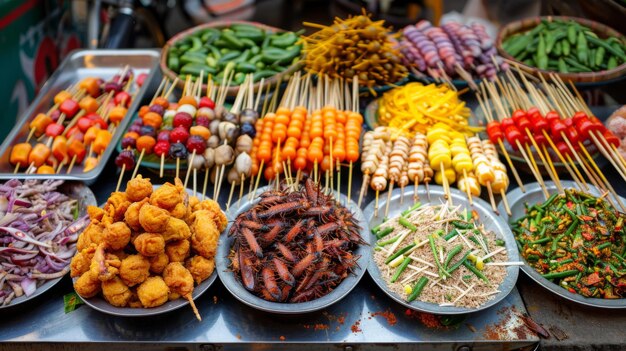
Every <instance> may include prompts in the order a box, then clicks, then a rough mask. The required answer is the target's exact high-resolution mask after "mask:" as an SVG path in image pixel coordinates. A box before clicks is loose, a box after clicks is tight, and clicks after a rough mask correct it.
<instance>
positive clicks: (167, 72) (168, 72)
mask: <svg viewBox="0 0 626 351" xmlns="http://www.w3.org/2000/svg"><path fill="white" fill-rule="evenodd" d="M233 24H246V25H251V26H255V27H257V28H260V29H263V30H265V31H270V32H273V33H281V32H284V31H285V30H283V29H280V28H275V27H271V26H267V25H265V24H262V23H257V22H247V21H215V22H210V23H205V24H201V25H199V26H196V27H193V28H189V29H187V30H185V31H182V32H180V33H178V34H176V35H175V36H173V37H172V38H171V39H170V40H168V41H167V43H165V46H163V49H162V50H161V62H160V66H161V71H162V72H163V75H165V76H167V77H168V78H169V79H171V80H172V81H173V80H174V79H176V77H178V75H177V74H176V73H175V72H174V71H172V70H171V69H169V68H168V67H167V53H168V52H169V49H170V47H172V46H173V45H174V44H175V43H177V42H178V41H180V40H182V39H184V38H186V37H188V36H189V35H192V34H194V33H196V32H198V31H201V30H203V29H206V28H218V29H219V28H226V27H230V26H231V25H233ZM300 62H301V61H299V62H297V63H296V64H294V65H291V66H290V67H289V68H287V69H286V70H284V71H282V72H280V73H278V74H275V75H273V76H271V77H269V78H266V79H265V83H264V85H265V86H267V84H271V85H274V84H276V82H278V81H281V80H282V79H283V78H286V77H288V76H289V75H291V74H293V73H294V72H296V71H298V70H299V69H300V68H302V64H301V63H300ZM218 83H219V82H218ZM259 84H260V82H257V83H255V84H254V85H253V87H254V91H255V92H256V91H258V88H259ZM177 86H178V87H179V88H180V89H183V88H184V86H185V81H184V80H178V83H177ZM206 88H207V85H206V84H202V90H206ZM238 92H239V86H238V85H237V86H231V87H229V88H228V90H227V95H228V96H235V95H237V93H238Z"/></svg>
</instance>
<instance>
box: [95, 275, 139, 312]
mask: <svg viewBox="0 0 626 351" xmlns="http://www.w3.org/2000/svg"><path fill="white" fill-rule="evenodd" d="M102 295H103V296H104V299H105V300H107V301H108V302H109V303H110V304H111V305H113V306H117V307H124V306H126V305H127V304H128V301H129V300H130V298H131V297H132V295H133V294H132V293H131V292H130V289H129V288H128V286H127V285H126V284H124V282H123V281H122V279H120V277H115V278H113V279H111V280H107V281H106V282H102Z"/></svg>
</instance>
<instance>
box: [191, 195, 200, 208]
mask: <svg viewBox="0 0 626 351" xmlns="http://www.w3.org/2000/svg"><path fill="white" fill-rule="evenodd" d="M199 203H200V199H198V197H197V196H189V207H190V208H191V209H192V210H193V208H194V207H195V206H196V205H197V204H199Z"/></svg>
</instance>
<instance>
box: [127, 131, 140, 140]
mask: <svg viewBox="0 0 626 351" xmlns="http://www.w3.org/2000/svg"><path fill="white" fill-rule="evenodd" d="M124 138H133V139H137V138H139V133H137V132H126V133H125V134H124Z"/></svg>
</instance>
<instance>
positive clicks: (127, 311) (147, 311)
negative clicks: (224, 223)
mask: <svg viewBox="0 0 626 351" xmlns="http://www.w3.org/2000/svg"><path fill="white" fill-rule="evenodd" d="M159 187H160V185H152V189H153V190H156V189H158V188H159ZM185 190H186V191H187V194H188V195H189V196H193V190H191V189H189V188H187V189H185ZM100 207H104V204H103V205H101V206H100ZM81 234H82V233H81ZM220 240H224V238H223V237H221V238H220ZM216 278H217V268H215V269H214V270H213V273H211V275H210V276H209V277H208V278H206V279H205V280H204V281H203V282H201V283H200V284H198V285H196V286H194V289H193V294H192V295H191V296H192V298H193V300H194V301H196V300H197V299H198V298H199V297H200V296H201V295H202V294H204V292H206V291H207V290H208V289H209V287H210V286H211V284H213V282H215V279H216ZM76 280H78V277H74V278H72V283H75V282H76ZM82 300H83V302H84V303H85V304H86V305H87V306H89V307H91V308H93V309H94V310H96V311H100V312H102V313H106V314H110V315H112V316H118V317H149V316H156V315H160V314H163V313H167V312H170V311H174V310H177V309H179V308H181V307H183V306H187V305H189V301H187V300H186V299H185V298H183V297H182V296H181V297H179V298H178V299H176V300H169V301H167V302H166V303H164V304H163V305H161V306H157V307H151V308H132V307H117V306H113V305H111V304H110V303H108V302H107V301H106V300H105V299H104V297H102V295H100V294H98V295H96V296H94V297H90V298H88V299H87V298H82ZM189 313H191V308H190V309H189Z"/></svg>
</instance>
